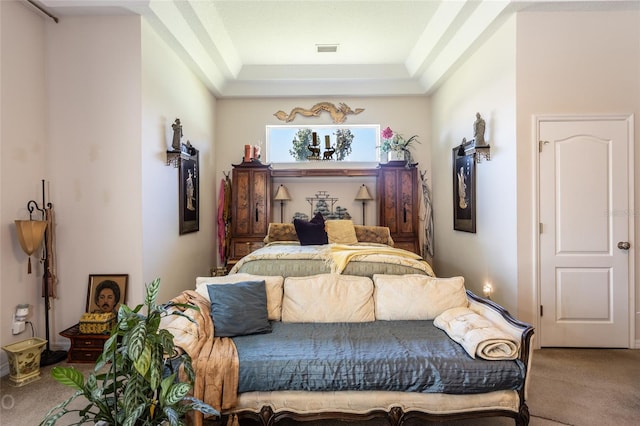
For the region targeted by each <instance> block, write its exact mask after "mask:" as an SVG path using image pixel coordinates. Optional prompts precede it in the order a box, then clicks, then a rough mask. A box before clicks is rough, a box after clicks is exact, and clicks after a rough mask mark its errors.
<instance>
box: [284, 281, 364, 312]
mask: <svg viewBox="0 0 640 426" xmlns="http://www.w3.org/2000/svg"><path fill="white" fill-rule="evenodd" d="M374 320H375V312H374V304H373V281H371V279H370V278H368V277H356V276H351V275H340V274H318V275H313V276H310V277H288V278H285V280H284V297H283V299H282V322H367V321H374Z"/></svg>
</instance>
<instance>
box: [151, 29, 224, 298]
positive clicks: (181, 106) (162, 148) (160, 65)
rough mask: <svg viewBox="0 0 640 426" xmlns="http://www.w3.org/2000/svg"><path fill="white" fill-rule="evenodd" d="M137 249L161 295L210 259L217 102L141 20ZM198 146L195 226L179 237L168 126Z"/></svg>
mask: <svg viewBox="0 0 640 426" xmlns="http://www.w3.org/2000/svg"><path fill="white" fill-rule="evenodd" d="M142 30H143V31H142V106H143V107H142V111H143V113H142V215H141V217H142V219H143V220H142V230H143V231H142V255H143V277H144V282H146V283H148V282H150V281H151V280H153V279H154V278H156V277H159V278H160V279H161V282H162V284H161V286H160V293H159V296H158V298H159V299H160V300H168V299H169V298H171V297H173V296H175V295H177V294H178V293H179V292H180V291H182V290H185V289H187V288H193V286H194V282H195V278H196V277H197V276H203V275H208V274H209V268H211V267H212V266H214V265H215V261H216V254H215V253H216V249H215V245H214V237H213V236H214V235H215V232H216V231H215V230H216V226H215V219H214V218H215V214H217V211H216V208H215V204H214V200H215V198H214V196H215V194H216V192H217V185H216V179H215V154H214V152H215V151H214V145H215V142H214V139H215V138H214V127H215V126H214V123H215V115H216V114H215V111H216V109H215V105H216V100H215V98H214V97H213V95H212V94H211V93H210V92H209V91H208V90H207V89H206V87H204V86H203V85H202V83H201V82H200V81H199V80H198V79H197V78H196V77H195V75H194V74H193V73H192V72H191V71H190V70H189V69H188V68H187V66H186V65H185V64H184V63H182V61H181V60H180V59H179V58H178V57H177V56H176V55H175V54H174V53H173V52H171V51H169V48H168V47H167V45H166V44H165V43H164V42H163V41H162V40H161V39H160V37H159V36H158V35H157V34H156V33H155V32H154V31H153V30H152V29H151V27H150V26H149V25H148V24H146V23H143V26H142ZM176 118H180V121H181V123H182V131H183V134H184V136H183V139H182V141H183V142H185V143H186V141H187V140H189V141H190V142H191V143H192V144H193V146H194V147H196V148H197V149H198V150H199V151H200V176H199V178H200V179H199V190H200V228H199V229H200V230H199V231H198V232H192V233H188V234H184V235H182V236H180V235H179V227H178V212H179V210H178V169H176V168H173V167H172V166H171V167H167V166H166V165H165V159H166V150H167V148H168V147H169V146H170V145H171V139H172V136H173V131H172V129H171V124H172V123H173V122H174V120H175V119H176Z"/></svg>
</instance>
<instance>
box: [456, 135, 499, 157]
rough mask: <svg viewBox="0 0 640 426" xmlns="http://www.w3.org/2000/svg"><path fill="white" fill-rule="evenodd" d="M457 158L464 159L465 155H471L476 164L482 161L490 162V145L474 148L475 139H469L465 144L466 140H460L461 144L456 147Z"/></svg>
mask: <svg viewBox="0 0 640 426" xmlns="http://www.w3.org/2000/svg"><path fill="white" fill-rule="evenodd" d="M457 154H458V157H464V156H465V155H473V157H474V159H475V161H476V163H482V161H485V160H486V161H491V145H482V146H479V145H478V146H476V141H475V139H471V140H470V141H468V142H467V139H466V138H463V139H462V143H461V144H460V146H458V152H457Z"/></svg>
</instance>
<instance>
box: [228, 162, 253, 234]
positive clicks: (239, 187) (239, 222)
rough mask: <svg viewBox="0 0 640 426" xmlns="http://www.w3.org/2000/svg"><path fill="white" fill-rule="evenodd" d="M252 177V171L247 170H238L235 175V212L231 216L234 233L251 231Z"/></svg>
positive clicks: (233, 208)
mask: <svg viewBox="0 0 640 426" xmlns="http://www.w3.org/2000/svg"><path fill="white" fill-rule="evenodd" d="M250 177H251V175H250V173H249V172H246V171H238V172H236V173H234V176H233V182H234V183H233V189H234V191H233V198H234V199H235V202H234V203H233V206H232V211H233V213H234V214H233V216H232V217H231V220H232V222H233V234H234V235H248V234H249V233H250V225H251V223H250V222H249V220H250V218H249V215H250V213H249V210H250V209H249V203H250V202H251V200H250V191H249V188H250V186H249V180H250Z"/></svg>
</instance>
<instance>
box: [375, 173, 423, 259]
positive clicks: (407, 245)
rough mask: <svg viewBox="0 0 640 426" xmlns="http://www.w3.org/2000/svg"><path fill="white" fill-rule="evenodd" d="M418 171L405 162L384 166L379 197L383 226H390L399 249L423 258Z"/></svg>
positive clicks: (379, 181) (380, 179)
mask: <svg viewBox="0 0 640 426" xmlns="http://www.w3.org/2000/svg"><path fill="white" fill-rule="evenodd" d="M419 190H420V186H419V184H418V169H417V167H416V165H415V164H414V165H413V166H411V167H406V166H405V163H404V162H397V163H396V162H389V163H381V164H380V167H379V170H378V180H377V194H378V207H379V209H380V210H379V215H378V217H379V222H380V223H379V225H380V226H388V227H389V230H390V232H391V238H393V241H394V243H395V247H398V248H401V249H405V250H409V251H412V252H414V253H418V254H420V243H419V237H418V236H419V234H418V232H419V229H418V226H419V218H418V214H419V206H418V202H419V197H418V191H419Z"/></svg>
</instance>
